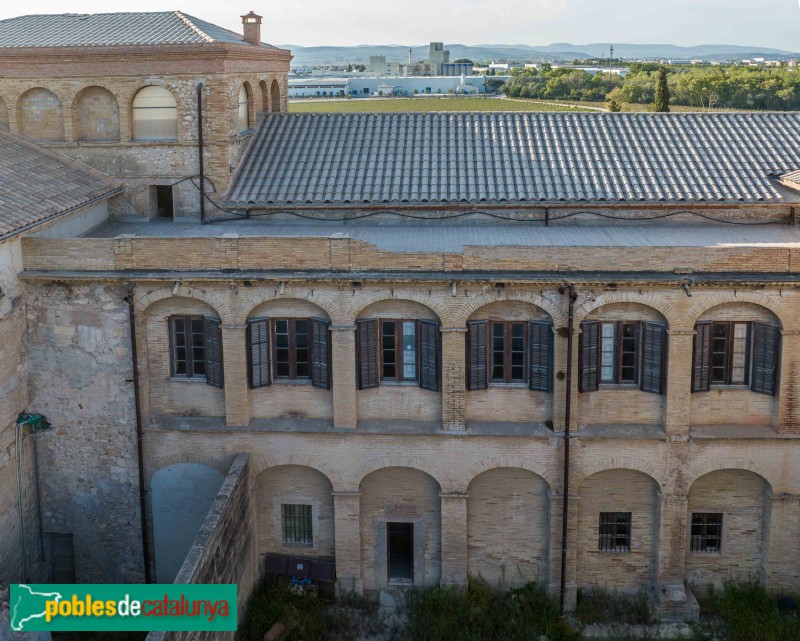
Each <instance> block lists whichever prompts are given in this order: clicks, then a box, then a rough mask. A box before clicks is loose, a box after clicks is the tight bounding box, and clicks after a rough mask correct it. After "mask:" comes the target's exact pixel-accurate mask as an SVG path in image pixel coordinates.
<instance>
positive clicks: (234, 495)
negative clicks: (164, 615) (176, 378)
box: [147, 454, 257, 641]
mask: <svg viewBox="0 0 800 641" xmlns="http://www.w3.org/2000/svg"><path fill="white" fill-rule="evenodd" d="M256 570H257V557H256V526H255V515H254V513H253V505H252V488H251V487H250V474H249V468H248V457H247V455H246V454H240V455H238V456H237V457H236V459H235V460H234V462H233V465H231V467H230V469H229V470H228V475H227V477H226V478H225V481H224V482H223V484H222V487H221V488H220V491H219V494H218V495H217V498H216V500H215V501H214V504H213V505H212V506H211V509H210V510H209V512H208V517H206V520H205V522H204V523H203V525H202V527H201V528H200V532H199V533H198V535H197V538H196V539H195V541H194V543H193V544H192V547H191V549H190V550H189V554H188V555H187V556H186V560H185V561H184V563H183V566H182V567H181V570H180V572H179V573H178V577H177V578H176V579H175V583H176V584H191V583H236V584H238V591H237V599H238V606H239V619H240V620H241V617H242V616H243V614H244V607H245V605H246V603H247V598H248V597H249V596H250V592H251V590H252V588H253V585H254V584H255V581H256V574H257V572H256ZM235 636H236V633H235V632H151V633H150V634H148V635H147V641H189V640H190V639H191V641H233V639H234V637H235Z"/></svg>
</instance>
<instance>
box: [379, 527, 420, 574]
mask: <svg viewBox="0 0 800 641" xmlns="http://www.w3.org/2000/svg"><path fill="white" fill-rule="evenodd" d="M386 540H387V543H388V555H387V556H388V557H389V579H402V580H408V581H413V580H414V524H413V523H387V524H386Z"/></svg>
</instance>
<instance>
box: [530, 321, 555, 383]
mask: <svg viewBox="0 0 800 641" xmlns="http://www.w3.org/2000/svg"><path fill="white" fill-rule="evenodd" d="M528 368H529V371H528V387H529V388H530V389H532V390H538V391H540V392H552V391H553V324H552V323H551V322H549V321H530V322H529V323H528Z"/></svg>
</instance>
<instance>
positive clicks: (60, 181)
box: [0, 130, 123, 242]
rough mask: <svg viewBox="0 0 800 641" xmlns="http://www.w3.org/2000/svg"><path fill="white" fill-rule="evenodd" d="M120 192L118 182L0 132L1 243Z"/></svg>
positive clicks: (21, 139) (23, 140)
mask: <svg viewBox="0 0 800 641" xmlns="http://www.w3.org/2000/svg"><path fill="white" fill-rule="evenodd" d="M122 191H123V188H122V183H121V182H120V181H119V180H117V179H115V178H111V177H109V176H107V175H106V174H104V173H102V172H100V171H98V170H96V169H93V168H92V167H89V166H88V165H84V164H83V163H81V162H78V161H77V160H73V159H72V158H68V157H67V156H64V155H62V154H59V153H57V152H55V151H52V150H50V149H45V148H44V147H40V146H39V145H37V144H35V143H33V142H31V141H29V140H25V139H24V138H21V137H20V136H17V135H15V134H12V133H10V132H7V131H2V130H0V242H2V241H4V240H7V239H9V238H12V237H14V236H18V235H19V234H21V233H24V232H25V231H30V230H31V229H35V228H36V227H39V226H42V225H45V224H47V223H50V222H52V221H53V220H55V219H57V218H60V217H62V216H66V215H67V214H70V213H72V212H74V211H76V210H78V209H82V208H84V207H88V206H91V205H93V204H96V203H98V202H100V201H102V200H106V199H108V198H111V197H112V196H116V195H117V194H121V193H122Z"/></svg>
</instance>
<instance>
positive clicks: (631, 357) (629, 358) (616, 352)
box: [578, 321, 667, 394]
mask: <svg viewBox="0 0 800 641" xmlns="http://www.w3.org/2000/svg"><path fill="white" fill-rule="evenodd" d="M666 341H667V327H666V325H664V324H663V323H656V322H651V321H584V322H583V323H581V336H580V344H579V348H578V349H579V367H580V378H579V382H580V391H581V392H593V391H597V390H598V389H599V386H600V385H604V386H605V385H626V386H627V385H638V386H639V389H641V390H642V391H643V392H650V393H653V394H662V393H663V386H664V379H665V363H666V353H667V352H666Z"/></svg>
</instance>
